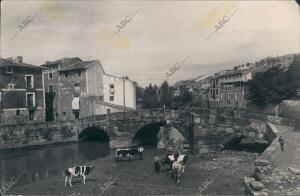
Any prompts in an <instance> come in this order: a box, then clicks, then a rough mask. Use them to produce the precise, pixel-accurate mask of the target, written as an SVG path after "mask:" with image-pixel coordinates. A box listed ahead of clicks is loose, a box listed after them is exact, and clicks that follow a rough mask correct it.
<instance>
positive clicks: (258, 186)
mask: <svg viewBox="0 0 300 196" xmlns="http://www.w3.org/2000/svg"><path fill="white" fill-rule="evenodd" d="M250 186H251V188H253V189H254V190H256V191H261V190H263V189H264V185H263V184H262V183H261V182H259V181H251V182H250Z"/></svg>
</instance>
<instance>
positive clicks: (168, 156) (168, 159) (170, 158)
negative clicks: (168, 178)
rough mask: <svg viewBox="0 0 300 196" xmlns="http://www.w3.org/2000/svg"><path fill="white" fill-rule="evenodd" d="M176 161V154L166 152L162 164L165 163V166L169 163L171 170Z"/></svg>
mask: <svg viewBox="0 0 300 196" xmlns="http://www.w3.org/2000/svg"><path fill="white" fill-rule="evenodd" d="M174 161H175V157H174V155H172V154H170V153H169V154H166V155H165V156H164V157H163V158H162V161H161V162H162V164H163V166H164V167H165V165H168V166H169V170H171V169H172V165H173V163H174Z"/></svg>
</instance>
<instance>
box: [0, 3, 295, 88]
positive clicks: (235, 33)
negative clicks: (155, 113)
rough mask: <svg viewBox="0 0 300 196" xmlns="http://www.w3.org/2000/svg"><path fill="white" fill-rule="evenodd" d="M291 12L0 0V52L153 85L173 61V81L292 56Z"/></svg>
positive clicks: (260, 6)
mask: <svg viewBox="0 0 300 196" xmlns="http://www.w3.org/2000/svg"><path fill="white" fill-rule="evenodd" d="M299 11H300V10H299V6H298V5H297V3H296V2H295V1H224V2H223V1H79V0H78V1H27V0H26V1H21V0H18V1H13V0H9V1H5V0H4V1H1V43H0V46H1V57H2V58H7V57H15V56H23V61H24V62H25V63H31V64H34V65H41V64H43V63H45V61H53V60H57V59H61V58H63V57H79V58H81V59H82V60H94V59H98V60H100V62H101V64H102V65H103V67H104V70H105V72H106V73H108V74H111V75H116V76H128V77H129V78H130V79H131V80H134V81H137V82H138V84H139V85H141V86H145V85H148V84H149V83H152V84H157V85H160V84H161V83H162V82H163V81H164V80H165V79H166V78H167V77H166V73H170V71H169V69H170V68H171V67H174V65H176V67H179V68H178V69H176V71H175V72H173V73H172V74H171V76H169V78H168V82H169V83H171V84H173V83H174V82H176V81H179V80H185V79H189V78H195V77H197V76H199V75H206V76H209V75H213V73H215V72H217V71H220V70H224V69H229V68H231V67H233V66H234V65H238V64H242V63H247V62H255V61H258V60H260V59H262V58H265V57H268V56H277V55H284V54H290V53H298V52H299V51H300V22H299V21H300V14H299V13H300V12H299ZM35 14H36V15H35ZM26 20H27V23H26V22H24V21H26ZM122 21H123V22H122ZM121 22H122V23H123V26H122V25H121ZM22 23H23V26H20V25H22ZM117 26H119V27H117ZM118 29H119V31H118ZM216 29H218V30H217V31H216ZM211 35H212V36H211ZM210 36H211V37H210ZM176 63H177V64H176ZM169 75H170V74H169Z"/></svg>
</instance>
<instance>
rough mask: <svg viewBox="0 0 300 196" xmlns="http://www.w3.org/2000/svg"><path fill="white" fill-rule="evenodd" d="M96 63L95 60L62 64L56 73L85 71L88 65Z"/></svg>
mask: <svg viewBox="0 0 300 196" xmlns="http://www.w3.org/2000/svg"><path fill="white" fill-rule="evenodd" d="M94 63H97V60H92V61H77V62H75V63H71V64H70V63H67V64H64V65H63V66H62V67H61V68H60V69H59V70H58V71H70V70H79V69H87V68H88V67H89V66H90V65H92V64H94Z"/></svg>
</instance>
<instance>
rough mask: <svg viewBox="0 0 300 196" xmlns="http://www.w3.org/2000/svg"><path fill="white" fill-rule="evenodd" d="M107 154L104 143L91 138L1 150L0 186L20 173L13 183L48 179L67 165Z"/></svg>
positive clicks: (107, 145) (18, 183) (22, 183)
mask: <svg viewBox="0 0 300 196" xmlns="http://www.w3.org/2000/svg"><path fill="white" fill-rule="evenodd" d="M108 154H109V144H108V143H100V142H91V141H89V142H79V143H72V144H64V145H55V146H54V145H51V146H43V147H36V148H32V149H28V148H26V149H15V150H5V151H2V152H0V186H1V187H4V186H5V184H6V183H7V182H9V181H10V180H11V179H12V178H13V177H14V178H18V177H20V178H19V180H18V182H17V184H16V185H15V186H20V185H25V184H30V183H31V182H34V181H38V180H43V179H48V178H50V177H52V176H54V175H57V174H59V173H62V172H63V171H64V170H65V169H66V168H68V167H71V166H73V165H76V164H80V163H82V162H86V161H90V160H93V159H96V158H101V157H105V156H107V155H108Z"/></svg>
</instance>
